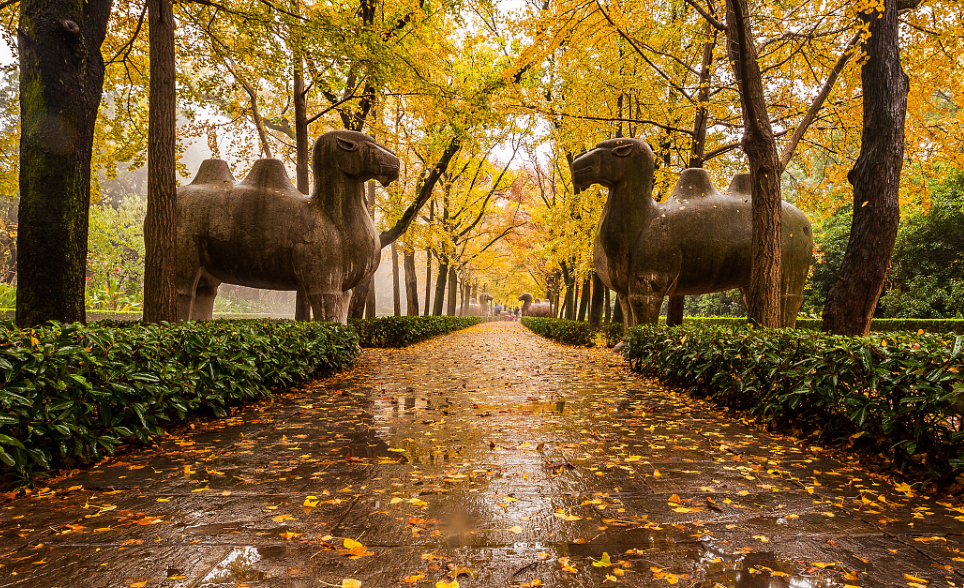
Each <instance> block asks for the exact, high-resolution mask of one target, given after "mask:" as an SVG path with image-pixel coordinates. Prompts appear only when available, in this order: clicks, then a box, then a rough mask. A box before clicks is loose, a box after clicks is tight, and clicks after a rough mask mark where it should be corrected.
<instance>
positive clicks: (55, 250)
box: [16, 0, 111, 327]
mask: <svg viewBox="0 0 964 588" xmlns="http://www.w3.org/2000/svg"><path fill="white" fill-rule="evenodd" d="M110 11H111V0H84V1H81V0H62V1H58V2H53V1H51V0H21V2H20V18H19V23H18V25H17V46H18V52H19V54H20V123H21V135H20V207H19V229H18V233H17V251H18V255H19V258H18V260H17V261H18V277H17V280H18V283H17V317H16V318H17V325H18V326H20V327H31V326H34V325H39V324H41V323H43V322H46V321H48V320H58V321H62V322H75V321H84V320H85V315H84V285H85V277H86V275H85V274H86V268H87V230H88V208H89V207H90V158H91V152H92V149H93V139H94V123H95V121H96V119H97V109H98V108H99V106H100V99H101V92H102V90H103V85H104V60H103V57H102V56H101V52H100V47H101V44H102V43H103V42H104V37H105V35H106V34H107V22H108V19H109V17H110Z"/></svg>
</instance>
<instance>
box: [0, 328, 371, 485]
mask: <svg viewBox="0 0 964 588" xmlns="http://www.w3.org/2000/svg"><path fill="white" fill-rule="evenodd" d="M359 352H360V349H359V347H358V338H357V336H356V335H355V333H354V332H353V331H352V330H351V329H349V328H347V327H345V326H343V325H338V324H331V323H309V322H280V323H264V322H257V321H214V322H208V323H201V322H188V323H181V324H177V325H166V324H165V325H150V326H145V325H143V324H140V323H129V324H126V325H123V326H107V325H91V326H83V325H80V324H68V325H62V324H58V323H52V324H51V326H46V327H43V328H38V329H31V330H16V329H13V328H12V325H10V324H9V323H4V324H3V326H0V370H2V375H0V473H4V474H7V475H9V474H13V475H15V476H17V477H19V478H20V480H21V481H25V480H26V479H27V478H28V477H29V476H30V474H31V473H32V472H33V471H34V470H36V469H50V468H51V467H53V466H55V465H57V464H58V463H65V464H71V463H75V462H88V461H91V460H96V459H98V458H99V457H100V456H101V454H102V453H103V452H111V451H112V450H113V449H114V447H116V446H117V445H118V444H120V443H122V442H123V441H124V440H125V439H128V438H131V437H134V438H136V439H138V440H140V441H142V442H147V441H149V440H150V438H151V436H153V435H158V434H161V433H162V432H163V430H162V427H163V426H164V425H165V424H166V423H174V422H180V421H184V420H185V419H187V418H188V416H189V415H192V414H198V413H200V414H213V415H216V416H222V415H225V414H226V411H225V408H226V407H227V406H229V405H232V404H237V403H241V402H247V401H251V400H252V399H255V398H259V397H266V396H271V391H272V389H277V388H286V387H290V386H292V385H294V384H297V383H300V382H304V381H307V380H309V379H311V378H313V377H315V376H318V375H321V374H326V373H330V372H333V371H335V370H340V369H343V368H345V367H347V366H349V365H351V364H352V363H353V362H354V360H355V359H356V358H357V356H358V354H359ZM4 470H7V471H5V472H4Z"/></svg>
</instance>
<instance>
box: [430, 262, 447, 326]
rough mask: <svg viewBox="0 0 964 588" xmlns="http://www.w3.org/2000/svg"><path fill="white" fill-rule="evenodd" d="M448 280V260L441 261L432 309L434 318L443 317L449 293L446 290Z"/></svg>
mask: <svg viewBox="0 0 964 588" xmlns="http://www.w3.org/2000/svg"><path fill="white" fill-rule="evenodd" d="M448 278H449V264H448V260H444V261H439V265H438V276H437V277H436V278H435V304H434V305H433V307H432V316H442V310H443V308H444V305H445V293H446V292H447V291H448V290H447V288H446V285H447V284H448Z"/></svg>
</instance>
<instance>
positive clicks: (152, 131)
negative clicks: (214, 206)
mask: <svg viewBox="0 0 964 588" xmlns="http://www.w3.org/2000/svg"><path fill="white" fill-rule="evenodd" d="M147 14H148V22H149V23H150V45H151V47H150V51H151V53H150V76H151V77H150V98H149V111H150V112H149V116H148V130H147V217H146V218H145V219H144V250H145V254H144V322H146V323H156V322H160V321H167V322H170V323H173V322H177V294H176V292H175V289H174V277H175V269H176V264H177V257H176V256H177V247H176V245H175V243H174V239H175V223H176V219H175V206H176V204H175V203H176V199H177V178H176V172H175V143H176V136H177V114H176V98H177V91H176V87H175V63H176V62H175V55H174V12H173V9H172V8H171V0H148V2H147Z"/></svg>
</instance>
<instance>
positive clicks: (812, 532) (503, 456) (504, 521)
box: [0, 324, 964, 588]
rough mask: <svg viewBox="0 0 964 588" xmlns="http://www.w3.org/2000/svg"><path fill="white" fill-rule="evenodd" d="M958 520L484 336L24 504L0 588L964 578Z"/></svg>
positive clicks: (235, 420) (14, 520) (270, 405)
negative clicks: (28, 587) (1, 587)
mask: <svg viewBox="0 0 964 588" xmlns="http://www.w3.org/2000/svg"><path fill="white" fill-rule="evenodd" d="M958 517H960V518H962V519H964V511H961V510H960V509H958V508H957V507H956V506H955V505H949V504H938V503H936V502H934V501H930V500H927V499H925V498H922V497H917V496H914V495H913V494H912V493H910V492H908V491H907V489H905V488H901V487H898V486H894V485H892V484H890V483H888V482H886V481H885V480H883V479H881V478H879V477H874V476H872V475H870V474H868V473H867V472H862V471H860V470H859V469H856V468H855V467H854V466H853V465H852V464H846V463H841V462H839V461H834V460H832V459H830V458H829V457H827V455H826V454H825V452H823V451H822V450H819V449H815V448H811V447H809V446H807V445H806V444H801V443H800V442H798V441H797V440H794V439H789V438H780V437H777V436H772V435H765V434H763V433H761V432H759V431H757V430H755V429H751V428H748V427H747V426H745V425H744V424H743V423H741V422H739V421H738V420H733V419H729V418H727V415H725V414H723V413H721V412H720V411H718V410H716V409H714V408H713V407H711V406H708V405H705V404H702V403H699V402H695V401H692V400H691V399H688V398H687V397H685V396H680V395H677V394H676V393H674V392H672V391H668V390H664V389H661V388H659V387H658V386H656V385H655V384H653V383H651V382H644V381H641V380H639V379H637V378H635V377H634V376H633V375H632V374H630V373H629V372H628V371H627V370H626V369H625V366H624V365H623V363H622V360H621V359H620V358H618V357H617V356H614V355H612V354H611V353H609V352H607V351H605V350H582V349H570V348H565V347H561V346H557V345H553V344H550V343H548V342H546V341H545V340H543V339H541V338H539V337H537V336H535V335H532V334H531V333H529V332H528V331H525V330H524V329H522V328H521V327H519V326H518V325H508V324H488V325H482V326H479V327H475V328H473V329H469V330H468V331H466V332H462V333H458V334H455V335H453V336H450V337H446V338H443V339H439V340H435V341H430V342H427V343H425V344H422V345H418V346H415V347H413V348H409V349H402V350H369V351H366V353H365V355H364V356H363V358H362V360H361V362H360V363H359V365H358V366H357V367H355V368H353V369H352V370H350V371H349V372H346V373H344V374H341V375H338V376H336V377H334V378H331V379H329V380H326V381H321V382H317V383H314V384H312V385H311V386H308V387H306V388H305V389H304V390H301V391H297V392H293V393H290V394H287V395H282V396H279V398H278V399H277V400H276V401H274V402H266V403H263V404H261V405H258V406H254V407H251V408H249V409H247V410H245V411H244V412H243V413H240V414H238V415H235V416H233V417H231V418H229V419H225V420H222V421H217V422H215V423H210V424H208V425H204V426H200V427H198V428H197V429H196V430H194V431H192V432H190V433H189V434H188V435H184V436H178V437H168V438H165V439H162V440H161V441H160V443H159V445H158V446H157V447H156V448H153V449H151V450H145V451H143V452H138V453H135V454H131V455H127V456H124V457H121V458H118V459H115V460H111V461H108V462H106V463H104V464H102V465H101V466H98V467H97V468H94V469H93V470H90V471H86V472H81V473H79V474H77V475H75V476H73V477H71V478H69V479H66V480H63V481H61V482H58V483H56V484H53V485H52V486H51V488H49V489H47V490H45V491H42V492H34V493H31V494H30V495H28V496H26V497H23V498H19V499H15V500H12V499H7V500H6V501H5V502H3V503H0V546H2V548H0V586H3V587H5V586H37V587H44V588H49V587H50V586H64V587H66V586H97V587H100V586H127V587H133V588H151V587H154V586H165V587H167V586H170V587H178V588H187V587H192V588H193V587H197V586H240V585H244V586H249V587H260V586H285V587H300V586H305V587H308V586H311V587H318V586H324V585H330V586H345V585H346V584H344V581H345V580H346V579H352V580H357V581H359V582H361V583H362V584H361V585H362V587H363V588H370V587H379V588H380V587H388V588H407V587H408V586H415V587H416V588H432V587H433V586H436V584H437V583H442V585H451V583H452V582H453V581H454V580H456V579H457V580H458V582H459V585H460V587H461V588H471V587H475V586H478V587H485V588H490V587H520V588H523V587H534V586H540V585H541V586H553V587H559V588H575V587H585V586H600V587H609V586H640V587H643V586H645V587H650V586H653V587H655V586H680V587H684V586H685V587H686V588H720V587H725V588H763V587H766V588H777V587H779V588H789V587H793V588H842V587H844V586H860V587H861V588H871V587H875V586H907V585H909V583H910V582H917V583H919V584H920V585H929V586H937V585H941V586H943V585H951V583H953V584H954V585H958V586H960V585H964V578H962V577H960V574H959V573H958V572H957V571H956V570H957V568H956V567H955V566H958V565H959V562H958V560H959V559H964V538H962V535H964V522H962V520H959V519H958ZM909 578H916V579H919V581H918V580H913V579H909ZM347 585H351V584H347Z"/></svg>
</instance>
